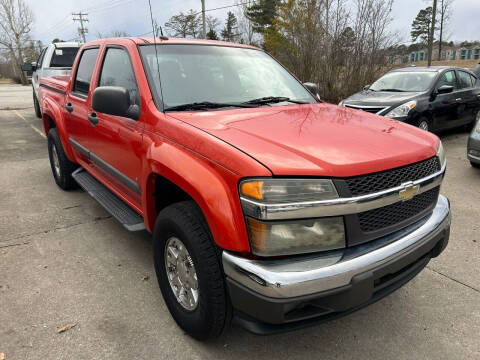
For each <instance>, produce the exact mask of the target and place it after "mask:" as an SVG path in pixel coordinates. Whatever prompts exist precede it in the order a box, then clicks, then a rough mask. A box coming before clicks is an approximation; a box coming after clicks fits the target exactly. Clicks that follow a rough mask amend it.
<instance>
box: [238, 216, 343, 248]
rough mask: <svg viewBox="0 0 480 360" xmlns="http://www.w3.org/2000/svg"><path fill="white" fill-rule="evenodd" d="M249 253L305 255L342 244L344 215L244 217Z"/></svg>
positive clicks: (339, 246)
mask: <svg viewBox="0 0 480 360" xmlns="http://www.w3.org/2000/svg"><path fill="white" fill-rule="evenodd" d="M247 225H248V234H249V236H250V243H251V246H252V252H253V253H254V254H256V255H260V256H279V255H294V254H305V253H311V252H317V251H326V250H334V249H341V248H344V247H345V229H344V225H343V218H342V217H341V216H340V217H333V218H320V219H308V220H303V219H302V220H288V221H259V220H256V219H252V218H247Z"/></svg>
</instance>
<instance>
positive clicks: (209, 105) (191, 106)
mask: <svg viewBox="0 0 480 360" xmlns="http://www.w3.org/2000/svg"><path fill="white" fill-rule="evenodd" d="M224 107H240V108H251V107H254V106H252V105H248V104H244V103H216V102H210V101H202V102H193V103H188V104H181V105H175V106H170V107H166V108H165V109H164V110H165V111H185V110H203V109H220V108H224Z"/></svg>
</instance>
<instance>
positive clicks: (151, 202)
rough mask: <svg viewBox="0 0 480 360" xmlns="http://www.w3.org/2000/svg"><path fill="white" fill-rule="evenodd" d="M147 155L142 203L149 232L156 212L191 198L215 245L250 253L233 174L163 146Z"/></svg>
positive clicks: (191, 155)
mask: <svg viewBox="0 0 480 360" xmlns="http://www.w3.org/2000/svg"><path fill="white" fill-rule="evenodd" d="M147 153H148V154H149V155H148V157H147V163H148V171H147V172H146V176H145V181H144V183H143V186H142V188H143V191H142V197H143V198H142V202H143V204H144V205H143V208H144V218H145V225H146V227H147V229H148V230H150V231H153V229H154V224H155V220H156V218H157V216H158V213H159V212H160V211H161V210H162V209H163V208H164V207H166V206H168V205H170V204H173V203H175V202H179V201H183V200H187V199H191V200H193V201H195V203H196V204H197V205H198V207H199V208H200V210H201V212H202V214H203V216H204V217H205V220H206V221H207V224H208V226H209V228H210V231H211V233H212V236H213V238H214V241H215V243H216V244H217V245H218V246H220V247H221V248H223V249H228V250H233V251H250V246H249V243H248V235H247V232H246V227H245V222H244V219H243V212H242V210H241V207H240V201H239V199H238V190H237V183H238V178H237V177H235V176H233V173H231V172H230V171H228V170H226V169H225V168H222V167H221V166H218V165H213V166H212V163H211V162H209V161H208V160H207V159H204V158H200V157H198V156H196V155H195V154H194V153H191V152H189V151H185V150H183V149H179V148H176V147H175V146H173V145H169V144H166V143H164V144H162V149H161V151H160V150H159V148H152V149H151V151H148V152H147ZM159 192H160V193H159Z"/></svg>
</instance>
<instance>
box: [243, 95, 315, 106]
mask: <svg viewBox="0 0 480 360" xmlns="http://www.w3.org/2000/svg"><path fill="white" fill-rule="evenodd" d="M284 101H286V102H291V103H294V104H309V103H308V102H305V101H300V100H292V99H290V98H289V97H286V96H265V97H261V98H258V99H253V100H248V101H245V102H243V103H242V104H255V105H261V104H274V103H279V102H284Z"/></svg>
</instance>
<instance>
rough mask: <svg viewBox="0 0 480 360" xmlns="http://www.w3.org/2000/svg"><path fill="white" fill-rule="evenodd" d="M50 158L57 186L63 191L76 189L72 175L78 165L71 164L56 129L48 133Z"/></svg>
mask: <svg viewBox="0 0 480 360" xmlns="http://www.w3.org/2000/svg"><path fill="white" fill-rule="evenodd" d="M48 157H49V158H50V166H51V168H52V173H53V178H54V179H55V182H56V183H57V185H58V186H59V187H61V188H62V189H63V190H70V189H75V188H76V187H77V183H76V182H75V180H74V179H73V177H72V173H73V172H74V171H75V169H76V168H77V167H78V165H77V164H75V163H73V162H71V161H70V160H69V159H68V158H67V155H65V151H64V150H63V146H62V142H61V141H60V137H59V136H58V133H57V129H55V128H53V129H50V131H49V132H48Z"/></svg>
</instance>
